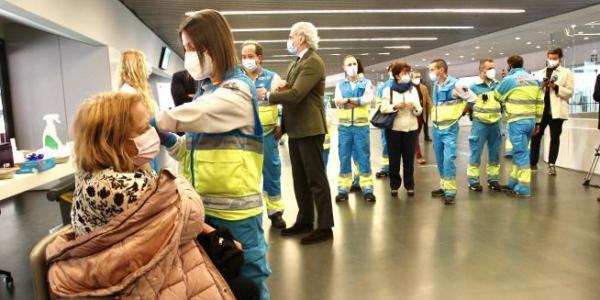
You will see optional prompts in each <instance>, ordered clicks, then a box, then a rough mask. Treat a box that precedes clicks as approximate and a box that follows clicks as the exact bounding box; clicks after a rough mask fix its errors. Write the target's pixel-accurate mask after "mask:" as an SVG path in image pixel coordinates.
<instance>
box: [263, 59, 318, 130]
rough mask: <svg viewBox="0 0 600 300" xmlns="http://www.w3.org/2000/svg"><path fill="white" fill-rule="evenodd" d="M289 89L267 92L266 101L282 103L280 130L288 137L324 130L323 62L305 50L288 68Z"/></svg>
mask: <svg viewBox="0 0 600 300" xmlns="http://www.w3.org/2000/svg"><path fill="white" fill-rule="evenodd" d="M285 80H286V81H287V83H288V89H287V90H285V91H281V92H272V93H270V94H269V102H270V103H273V104H281V105H282V106H283V115H282V129H283V132H285V133H287V134H288V136H289V137H290V138H303V137H309V136H315V135H319V134H325V133H327V126H326V121H325V108H324V105H323V96H324V94H325V64H324V63H323V60H322V59H321V57H320V56H319V55H318V54H317V53H316V52H315V51H314V50H313V49H308V51H307V52H306V53H304V56H302V58H300V59H299V60H297V61H295V62H292V63H291V64H290V66H289V67H288V71H287V75H286V77H285Z"/></svg>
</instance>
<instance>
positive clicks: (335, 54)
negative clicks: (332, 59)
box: [329, 53, 341, 56]
mask: <svg viewBox="0 0 600 300" xmlns="http://www.w3.org/2000/svg"><path fill="white" fill-rule="evenodd" d="M329 55H333V56H340V55H341V54H339V53H331V54H329Z"/></svg>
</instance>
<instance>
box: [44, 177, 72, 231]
mask: <svg viewBox="0 0 600 300" xmlns="http://www.w3.org/2000/svg"><path fill="white" fill-rule="evenodd" d="M74 190H75V176H71V177H69V178H67V179H65V180H64V181H62V182H61V183H59V184H57V185H56V186H54V187H53V188H51V189H50V190H49V191H48V193H47V194H46V198H48V201H56V202H58V205H59V207H60V215H61V218H62V222H63V225H68V224H71V204H72V203H73V191H74Z"/></svg>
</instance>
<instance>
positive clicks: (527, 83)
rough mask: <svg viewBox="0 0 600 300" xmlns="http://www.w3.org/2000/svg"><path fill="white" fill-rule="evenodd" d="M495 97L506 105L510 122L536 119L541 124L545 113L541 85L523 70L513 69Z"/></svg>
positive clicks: (497, 90)
mask: <svg viewBox="0 0 600 300" xmlns="http://www.w3.org/2000/svg"><path fill="white" fill-rule="evenodd" d="M495 96H496V98H497V99H498V100H500V101H501V102H503V103H504V107H505V111H506V115H507V117H508V122H515V121H519V120H525V119H534V120H536V121H537V122H540V121H541V119H542V114H543V112H544V91H543V90H542V88H541V83H540V82H539V81H538V80H537V79H535V78H534V77H533V76H532V75H531V74H529V73H527V72H526V71H525V70H523V69H520V68H519V69H512V70H511V71H510V73H509V76H506V77H505V78H504V80H502V82H501V83H500V85H499V86H498V88H497V89H496V93H495Z"/></svg>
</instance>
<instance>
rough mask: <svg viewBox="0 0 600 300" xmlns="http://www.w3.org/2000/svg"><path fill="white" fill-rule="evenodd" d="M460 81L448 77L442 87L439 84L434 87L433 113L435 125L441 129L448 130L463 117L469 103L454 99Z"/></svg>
mask: <svg viewBox="0 0 600 300" xmlns="http://www.w3.org/2000/svg"><path fill="white" fill-rule="evenodd" d="M457 82H458V79H456V78H454V77H451V76H448V78H447V79H446V82H445V83H444V85H443V86H442V87H440V86H439V85H438V84H437V83H435V84H434V85H433V95H432V100H433V103H434V105H433V109H432V111H431V116H432V122H433V125H434V126H435V127H437V128H439V129H446V128H448V127H450V126H452V125H454V123H456V122H458V120H459V119H460V118H461V117H462V114H463V111H464V109H465V106H466V105H467V102H466V101H465V100H462V99H457V98H454V97H453V95H452V94H453V92H454V86H455V85H456V83H457Z"/></svg>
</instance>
